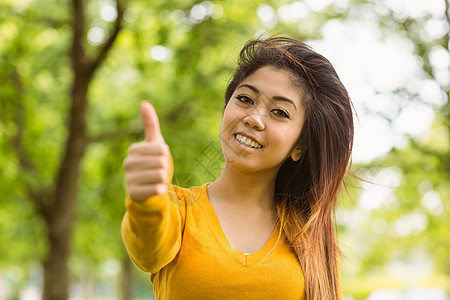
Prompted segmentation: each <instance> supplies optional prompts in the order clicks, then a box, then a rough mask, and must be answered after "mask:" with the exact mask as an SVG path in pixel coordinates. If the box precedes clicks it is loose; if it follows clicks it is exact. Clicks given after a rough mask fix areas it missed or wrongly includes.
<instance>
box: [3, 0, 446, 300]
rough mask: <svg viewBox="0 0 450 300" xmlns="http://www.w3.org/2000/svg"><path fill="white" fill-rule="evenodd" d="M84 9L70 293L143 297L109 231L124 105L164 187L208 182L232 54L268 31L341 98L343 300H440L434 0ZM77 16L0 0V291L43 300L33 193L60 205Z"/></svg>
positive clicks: (114, 216) (61, 5) (441, 127)
mask: <svg viewBox="0 0 450 300" xmlns="http://www.w3.org/2000/svg"><path fill="white" fill-rule="evenodd" d="M74 2H77V1H74ZM122 2H123V3H122ZM84 4H85V6H84V8H83V9H84V13H85V18H86V22H85V24H84V28H83V30H82V35H81V39H80V41H81V44H82V46H83V49H84V51H85V53H84V55H85V58H84V59H83V60H81V63H80V64H83V61H86V62H88V63H89V61H95V58H98V57H100V54H101V53H102V49H104V50H106V51H105V57H104V60H101V61H100V64H99V65H98V66H95V67H96V69H95V73H93V74H94V75H93V77H92V78H90V81H89V82H88V87H89V90H88V93H87V101H88V103H89V109H88V110H87V111H86V112H85V120H86V127H87V137H85V140H84V141H85V142H86V145H87V146H86V148H85V149H84V152H83V154H82V156H81V158H80V159H81V160H80V162H79V164H78V165H77V166H78V167H79V168H80V174H79V177H78V182H76V181H75V183H74V186H75V188H76V190H77V197H76V198H75V199H76V202H74V203H75V204H74V206H73V211H74V215H75V216H76V217H75V221H74V223H73V230H72V229H71V230H68V231H67V234H68V235H70V241H71V244H70V249H71V254H70V258H69V259H68V260H67V261H65V262H64V264H67V266H68V270H69V274H70V282H69V284H68V289H67V290H68V294H69V298H70V299H124V300H125V299H152V297H154V296H153V292H152V286H151V284H150V283H149V281H148V274H145V273H142V272H141V271H139V270H137V269H136V268H135V267H134V266H133V265H131V264H130V262H129V259H128V258H127V256H126V254H125V252H124V249H123V246H122V243H121V239H120V221H121V217H122V215H123V212H124V208H123V199H124V196H125V191H124V187H123V172H122V167H121V165H122V160H123V158H124V157H125V155H126V151H127V147H128V145H129V144H130V143H132V142H135V141H138V140H140V139H141V138H142V137H143V133H142V130H141V128H140V120H139V114H138V104H139V102H140V100H141V99H148V100H149V101H151V102H152V103H153V104H154V106H155V107H156V109H157V111H158V114H159V117H160V122H161V128H162V131H163V134H164V136H165V139H166V142H167V143H168V144H169V146H170V147H171V151H172V155H173V157H174V164H175V175H174V183H176V184H180V185H191V184H201V183H204V182H207V181H212V180H214V177H215V176H217V175H218V174H219V172H220V165H221V163H222V160H221V159H220V157H219V156H220V150H218V149H219V143H218V132H219V126H220V119H221V108H222V105H223V104H222V103H223V94H224V91H225V87H226V84H227V81H228V79H229V78H230V75H231V71H232V69H233V67H234V64H235V61H236V57H237V54H238V51H239V50H240V48H241V47H242V45H243V44H244V43H245V41H247V40H248V39H251V38H255V37H267V36H270V35H288V36H291V37H294V38H298V39H300V40H302V41H305V42H306V43H308V44H309V45H310V46H312V47H313V48H314V49H315V50H316V51H318V52H319V53H321V54H323V55H324V56H325V57H327V58H328V59H329V60H330V61H331V62H332V63H333V65H334V66H335V68H336V70H337V72H338V74H339V76H340V77H341V79H342V81H343V83H344V85H345V86H346V87H347V89H348V91H349V94H350V96H351V98H352V101H353V105H354V109H355V141H354V151H353V167H352V172H353V173H354V175H355V176H356V177H357V178H360V179H362V180H356V179H355V178H353V177H351V176H349V178H348V180H347V181H348V184H347V187H348V193H343V195H342V196H341V199H340V204H339V206H338V209H337V225H338V232H339V234H338V235H339V239H340V242H341V250H342V252H343V259H342V265H341V270H342V276H343V290H344V295H345V300H350V299H354V300H356V299H369V300H381V299H383V300H390V299H395V300H396V299H399V300H400V299H402V300H415V299H430V300H433V299H435V300H447V299H449V297H450V225H449V222H448V216H449V211H448V210H449V202H450V183H449V182H450V140H449V129H450V104H449V86H450V55H449V30H450V28H449V24H450V11H449V7H450V4H449V1H448V0H427V1H423V0H379V1H377V0H338V1H331V0H305V1H293V2H292V1H282V0H279V1H270V2H267V3H263V2H261V1H238V0H231V1H203V2H201V1H200V2H195V1H187V0H179V1H137V0H134V1H126V2H125V1H121V2H119V4H121V6H119V9H118V6H117V3H116V2H115V1H112V0H110V1H107V0H90V1H87V0H86V1H84ZM122 11H123V14H122ZM74 19H75V13H74V9H73V7H72V3H71V2H70V3H69V2H67V1H53V2H52V1H38V0H18V1H13V0H0V54H1V56H0V101H1V102H0V146H1V147H0V158H1V160H0V161H1V165H2V167H1V168H0V192H1V194H2V195H3V196H2V197H1V199H0V300H3V299H27V300H28V299H30V300H33V299H41V295H42V290H43V273H44V272H45V271H44V269H43V267H42V264H41V262H42V261H43V260H44V258H45V257H46V255H47V254H48V253H50V252H49V250H48V249H50V243H49V242H48V240H47V238H46V234H47V232H48V228H49V227H48V226H49V225H48V224H47V223H46V222H45V221H44V220H45V218H44V214H43V213H42V211H40V210H39V207H40V206H39V205H40V204H39V201H40V200H36V199H43V200H42V201H44V202H46V203H48V207H52V205H54V204H55V203H57V202H58V201H59V200H58V199H57V198H55V199H53V198H51V197H52V195H53V192H54V191H55V190H57V188H58V184H59V181H58V180H57V179H58V178H60V177H58V176H59V174H61V169H62V167H61V166H62V165H63V161H62V159H61V157H63V155H62V154H63V153H64V151H65V147H67V145H68V142H67V137H68V134H69V132H70V130H69V128H68V127H67V120H68V119H69V108H70V107H71V106H70V103H71V101H73V96H72V94H71V91H72V90H73V89H74V88H73V87H74V85H73V83H74V82H75V80H74V78H76V77H75V75H73V74H74V73H73V72H76V71H74V70H75V69H76V68H77V65H76V64H75V65H73V64H71V55H74V54H73V53H74V52H72V49H73V47H74V46H73V44H72V41H73V32H72V28H73V24H74V21H73V20H74ZM119 20H122V23H121V24H120V27H119V28H118V31H117V32H118V34H117V37H116V38H114V39H113V38H111V36H113V34H112V33H113V32H114V28H115V25H116V24H117V23H118V21H119ZM110 40H114V43H113V44H111V47H109V48H108V47H106V46H105V45H107V44H108V43H109V41H110ZM90 59H91V60H90ZM205 150H208V151H209V153H211V151H212V150H213V151H217V154H218V156H217V157H215V158H214V159H211V157H210V156H208V157H206V156H205V155H204V153H205ZM37 195H41V196H42V198H39V196H37ZM54 211H56V213H58V209H56V210H54Z"/></svg>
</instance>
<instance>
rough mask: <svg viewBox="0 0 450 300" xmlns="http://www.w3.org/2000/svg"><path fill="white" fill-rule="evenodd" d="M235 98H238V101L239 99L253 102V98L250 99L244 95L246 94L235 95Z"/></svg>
mask: <svg viewBox="0 0 450 300" xmlns="http://www.w3.org/2000/svg"><path fill="white" fill-rule="evenodd" d="M236 99H238V100H239V101H241V102H242V103H250V104H252V103H253V100H252V99H250V97H248V96H246V95H239V96H236Z"/></svg>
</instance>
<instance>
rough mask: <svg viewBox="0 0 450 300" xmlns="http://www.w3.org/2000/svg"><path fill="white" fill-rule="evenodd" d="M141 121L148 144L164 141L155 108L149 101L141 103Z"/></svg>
mask: <svg viewBox="0 0 450 300" xmlns="http://www.w3.org/2000/svg"><path fill="white" fill-rule="evenodd" d="M141 119H142V124H143V125H144V130H145V136H146V141H147V142H155V141H164V138H163V136H162V134H161V129H160V128H159V120H158V115H157V114H156V111H155V109H154V108H153V106H152V105H151V104H150V103H148V102H147V101H142V102H141Z"/></svg>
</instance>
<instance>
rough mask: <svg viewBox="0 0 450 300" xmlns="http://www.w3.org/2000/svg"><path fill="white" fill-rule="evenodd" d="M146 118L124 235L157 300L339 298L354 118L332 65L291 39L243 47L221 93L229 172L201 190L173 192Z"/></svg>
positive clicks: (128, 166)
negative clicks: (338, 225)
mask: <svg viewBox="0 0 450 300" xmlns="http://www.w3.org/2000/svg"><path fill="white" fill-rule="evenodd" d="M141 113H142V119H143V122H144V127H145V130H146V135H147V141H145V142H141V143H137V144H133V145H132V146H131V147H130V150H129V155H128V157H127V158H126V159H125V162H124V167H125V171H126V184H127V189H128V194H129V197H128V198H127V202H126V206H127V212H126V214H125V217H124V220H123V224H122V236H123V240H124V243H125V245H126V247H127V250H128V253H129V255H130V257H131V259H132V260H133V261H134V262H135V263H136V265H137V266H139V267H140V268H141V269H142V270H144V271H147V272H150V273H151V275H150V279H151V281H152V282H153V284H154V289H155V294H156V296H157V298H158V299H191V298H195V299H219V298H220V299H222V298H223V299H308V300H309V299H341V298H342V293H341V287H340V274H339V266H338V257H339V249H338V245H337V241H336V238H335V234H334V227H333V215H334V208H335V205H336V199H337V195H338V192H339V190H340V188H341V187H342V185H343V177H344V174H345V173H346V170H347V168H348V165H349V160H350V154H351V149H352V142H353V119H352V109H351V103H350V99H349V96H348V94H347V91H346V89H345V88H344V86H343V85H342V83H341V82H340V80H339V77H338V75H337V74H336V72H335V70H334V68H333V67H332V65H331V64H330V62H329V61H328V60H327V59H326V58H324V57H323V56H321V55H319V54H317V53H316V52H314V51H313V50H312V49H311V48H309V47H308V46H307V45H305V44H303V43H301V42H298V41H296V40H292V39H289V38H281V37H279V38H270V39H267V40H255V41H250V42H248V43H247V44H246V45H245V46H244V48H243V49H242V51H241V54H240V60H239V65H238V68H237V70H236V71H235V73H234V76H233V78H232V81H231V82H230V84H229V86H228V88H227V90H226V95H225V105H224V113H223V120H222V126H221V133H220V140H221V146H222V151H223V154H224V156H225V165H224V168H223V170H222V172H221V174H220V176H219V177H218V178H217V179H216V180H215V181H214V182H212V183H207V184H205V185H203V186H202V187H193V188H190V189H183V188H180V187H176V186H173V185H171V184H170V180H171V174H172V166H171V158H170V152H169V148H168V146H167V145H166V144H165V143H164V139H163V137H162V135H161V133H160V130H159V123H158V118H157V116H156V113H155V111H154V110H153V107H152V106H151V105H150V104H148V103H143V104H142V106H141ZM174 204H177V205H174Z"/></svg>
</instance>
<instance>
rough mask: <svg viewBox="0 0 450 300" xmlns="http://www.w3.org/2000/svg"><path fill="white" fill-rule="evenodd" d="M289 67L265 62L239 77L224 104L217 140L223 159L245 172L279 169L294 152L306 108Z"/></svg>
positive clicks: (296, 149)
mask: <svg viewBox="0 0 450 300" xmlns="http://www.w3.org/2000/svg"><path fill="white" fill-rule="evenodd" d="M301 95H302V92H301V90H300V88H299V87H298V86H297V85H295V84H294V83H293V82H292V76H291V75H290V73H289V72H288V71H285V70H280V69H276V68H275V67H272V66H265V67H262V68H260V69H258V70H257V71H255V72H254V73H252V74H251V75H250V76H248V77H247V78H246V79H245V80H244V81H242V82H241V83H240V84H239V85H238V86H237V88H236V90H235V91H234V93H233V95H232V96H231V99H230V100H229V102H228V104H227V106H226V107H225V110H224V114H223V119H222V126H221V130H220V142H221V146H222V150H223V153H224V155H225V160H226V163H227V164H228V165H229V166H232V167H235V168H238V169H240V170H241V171H244V172H260V171H269V172H271V171H272V172H278V169H279V168H280V166H281V165H282V164H283V162H284V161H285V160H286V159H287V158H288V157H289V156H291V154H293V153H294V157H299V155H300V153H301V149H299V147H298V144H297V141H298V139H299V136H300V132H301V129H302V126H303V123H304V116H305V111H304V107H303V103H302V99H301Z"/></svg>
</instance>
